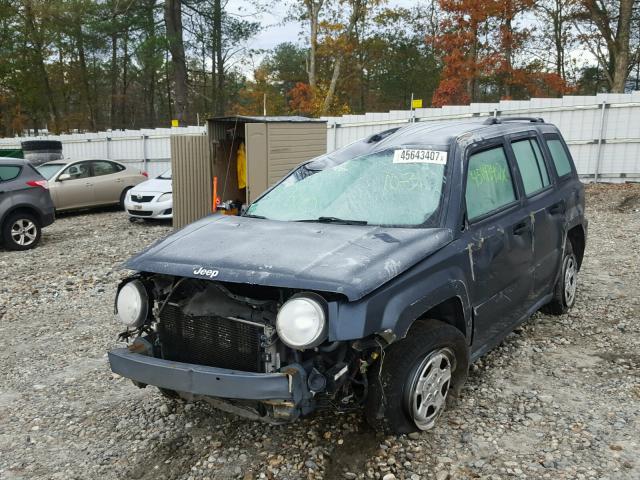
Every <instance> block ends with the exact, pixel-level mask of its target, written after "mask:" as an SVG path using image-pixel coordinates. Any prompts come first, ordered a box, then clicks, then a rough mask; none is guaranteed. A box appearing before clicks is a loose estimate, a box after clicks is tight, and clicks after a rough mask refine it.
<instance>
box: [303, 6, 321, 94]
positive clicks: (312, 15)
mask: <svg viewBox="0 0 640 480" xmlns="http://www.w3.org/2000/svg"><path fill="white" fill-rule="evenodd" d="M304 3H305V6H306V8H307V16H308V17H309V64H308V66H307V75H308V76H309V85H310V86H311V88H312V89H315V88H316V85H317V80H316V50H317V48H318V25H319V22H320V10H321V9H322V5H323V3H324V0H305V2H304Z"/></svg>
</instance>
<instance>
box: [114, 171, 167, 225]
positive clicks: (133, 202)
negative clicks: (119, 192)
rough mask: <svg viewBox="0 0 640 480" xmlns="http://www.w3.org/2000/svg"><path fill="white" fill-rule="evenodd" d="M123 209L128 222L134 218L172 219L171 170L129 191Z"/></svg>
mask: <svg viewBox="0 0 640 480" xmlns="http://www.w3.org/2000/svg"><path fill="white" fill-rule="evenodd" d="M124 208H125V210H126V211H127V213H128V214H129V220H133V219H135V218H143V219H144V218H154V219H158V220H167V219H172V218H173V195H172V187H171V169H169V170H167V171H166V172H163V173H162V174H161V175H159V176H158V177H156V178H152V179H151V180H147V181H146V182H142V183H140V184H139V185H136V186H135V187H134V188H132V189H131V190H129V192H128V194H127V196H126V198H125V200H124Z"/></svg>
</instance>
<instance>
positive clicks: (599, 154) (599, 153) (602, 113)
mask: <svg viewBox="0 0 640 480" xmlns="http://www.w3.org/2000/svg"><path fill="white" fill-rule="evenodd" d="M606 108H607V101H606V100H603V101H602V107H601V110H600V133H599V134H598V149H597V153H596V168H595V172H594V175H593V181H594V183H598V174H599V173H600V160H601V158H602V143H603V140H604V139H603V138H602V137H603V136H604V117H605V111H606Z"/></svg>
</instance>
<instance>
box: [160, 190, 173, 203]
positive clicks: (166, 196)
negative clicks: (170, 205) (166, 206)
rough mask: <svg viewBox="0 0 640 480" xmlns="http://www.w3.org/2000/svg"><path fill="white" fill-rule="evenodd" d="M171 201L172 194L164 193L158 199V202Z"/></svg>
mask: <svg viewBox="0 0 640 480" xmlns="http://www.w3.org/2000/svg"><path fill="white" fill-rule="evenodd" d="M171 200H173V194H172V193H171V192H169V193H163V194H162V195H160V196H159V197H158V202H169V201H171Z"/></svg>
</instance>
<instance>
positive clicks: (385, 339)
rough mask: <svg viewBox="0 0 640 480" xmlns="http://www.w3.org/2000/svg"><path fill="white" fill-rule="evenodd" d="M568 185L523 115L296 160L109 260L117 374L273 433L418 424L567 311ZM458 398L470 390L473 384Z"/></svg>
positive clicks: (578, 220) (563, 150)
mask: <svg viewBox="0 0 640 480" xmlns="http://www.w3.org/2000/svg"><path fill="white" fill-rule="evenodd" d="M584 211H585V209H584V187H583V185H582V183H580V180H579V179H578V174H577V171H576V168H575V166H574V164H573V161H572V159H571V154H570V153H569V149H568V148H567V145H566V143H565V142H564V140H563V139H562V135H561V134H560V132H559V131H558V129H557V128H556V127H554V126H553V125H550V124H547V123H545V122H544V121H542V120H541V119H535V118H530V119H529V118H527V119H524V118H505V119H501V118H489V119H486V120H484V121H483V120H482V119H479V120H473V121H459V122H445V123H437V122H424V123H413V124H410V125H408V126H406V127H403V128H400V129H398V130H396V131H393V132H392V133H391V134H389V133H388V132H384V134H377V135H373V136H371V137H369V138H367V139H364V140H362V141H361V142H358V143H357V144H353V145H351V146H348V147H345V148H344V149H341V150H338V151H336V152H331V153H329V154H327V155H323V156H322V157H318V158H316V159H314V160H311V161H309V162H307V163H305V164H304V165H302V166H301V167H299V168H298V169H296V170H295V171H293V172H292V173H291V174H290V175H288V176H287V178H285V179H283V180H282V181H281V182H279V183H278V184H276V185H275V186H274V187H272V188H271V189H270V190H268V191H267V192H265V193H264V194H263V195H262V196H261V197H259V198H258V199H257V200H256V201H255V202H253V203H252V204H251V205H250V206H249V208H248V210H247V211H246V213H245V214H244V215H242V216H239V217H238V216H235V217H231V216H225V215H211V216H208V217H205V218H203V219H201V220H199V221H197V222H194V223H192V224H190V225H188V226H186V227H185V228H183V229H182V230H180V231H179V232H176V233H174V234H173V235H170V236H168V237H167V238H165V239H164V240H162V241H160V242H158V243H156V244H154V245H153V246H151V247H150V248H147V249H146V250H145V251H144V252H142V253H141V254H139V255H138V256H136V257H134V258H132V259H130V260H129V261H128V262H127V263H126V264H125V267H127V268H129V269H131V270H133V271H134V272H135V273H134V274H133V275H131V276H130V277H129V278H127V279H125V280H124V281H123V282H122V283H121V284H120V285H119V287H118V293H117V296H116V311H117V315H118V317H119V318H120V320H121V321H122V322H123V324H124V325H125V326H126V328H127V330H126V331H125V332H123V333H122V334H121V335H120V338H124V339H128V340H131V339H133V344H132V345H129V347H128V348H120V349H116V350H112V351H111V352H109V360H110V362H111V369H112V370H113V372H115V373H117V374H119V375H122V376H124V377H127V378H130V379H132V380H133V381H134V384H135V385H137V386H139V387H146V386H147V385H155V386H157V387H160V389H161V391H162V392H163V393H164V394H166V395H173V396H179V397H182V398H184V399H188V400H193V399H204V400H207V401H209V402H211V403H212V404H213V405H214V406H217V407H219V408H221V409H223V410H225V409H226V410H227V411H232V412H235V413H241V414H243V415H247V416H249V417H251V418H261V419H264V420H269V421H275V422H281V421H285V420H294V419H296V418H298V417H299V416H301V415H307V414H309V413H311V412H313V411H314V410H316V409H323V408H327V407H328V406H333V407H335V408H339V409H343V410H347V411H348V410H350V409H353V408H357V407H359V406H364V407H365V409H364V411H365V415H366V418H367V420H368V421H369V423H370V424H371V425H372V426H373V427H375V428H376V429H379V430H382V431H389V432H394V433H407V432H411V431H414V430H429V429H431V428H433V427H434V425H435V424H436V421H437V420H438V417H439V416H440V414H441V413H442V411H443V409H444V408H445V404H446V400H447V398H448V396H449V395H450V394H456V393H457V392H459V391H460V388H461V387H462V385H463V383H464V382H465V380H466V377H467V372H468V369H469V365H470V364H471V362H472V361H474V360H476V359H478V358H479V357H480V356H482V355H484V354H485V353H487V352H488V351H489V350H491V349H492V348H493V347H495V346H496V345H498V344H499V343H500V342H502V340H503V339H504V338H505V337H506V336H507V335H509V333H510V332H512V331H513V330H514V329H515V328H516V327H517V326H518V325H520V324H521V323H522V322H524V321H526V320H527V319H528V318H530V317H531V315H532V314H534V313H535V312H536V311H537V310H539V309H541V308H542V309H544V310H545V311H546V312H548V313H550V314H553V315H560V314H563V313H565V312H567V311H568V310H569V309H570V308H571V307H572V306H573V305H574V303H575V302H576V298H577V297H576V288H577V279H578V271H579V269H580V266H581V264H582V260H583V254H584V249H585V242H586V235H587V219H586V218H585V215H584ZM469 395H473V392H472V391H470V392H469Z"/></svg>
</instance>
